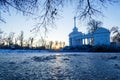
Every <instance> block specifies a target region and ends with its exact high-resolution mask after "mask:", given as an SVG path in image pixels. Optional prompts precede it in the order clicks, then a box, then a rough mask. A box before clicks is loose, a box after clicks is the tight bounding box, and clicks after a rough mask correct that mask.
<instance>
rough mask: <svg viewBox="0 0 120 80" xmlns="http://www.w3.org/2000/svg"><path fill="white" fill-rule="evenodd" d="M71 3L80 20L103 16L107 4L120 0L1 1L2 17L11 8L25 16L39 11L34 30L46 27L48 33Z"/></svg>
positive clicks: (0, 10) (1, 19)
mask: <svg viewBox="0 0 120 80" xmlns="http://www.w3.org/2000/svg"><path fill="white" fill-rule="evenodd" d="M70 1H71V3H73V4H75V6H76V7H77V9H76V13H77V17H78V18H79V19H86V18H92V17H93V16H95V15H99V14H102V12H103V11H102V10H103V8H105V7H107V4H114V3H118V2H119V0H76V1H74V0H42V1H41V0H0V15H4V13H6V12H7V13H8V14H9V12H10V10H11V8H14V9H16V10H17V11H19V12H22V13H23V15H27V14H31V15H35V13H37V11H39V13H37V14H36V15H37V18H36V19H38V20H39V22H38V23H37V25H35V28H34V29H33V30H37V31H38V30H39V29H40V28H41V27H44V29H45V31H47V29H48V27H47V25H53V24H54V23H55V20H56V19H57V16H58V15H59V13H60V12H61V10H62V9H63V7H64V5H66V4H68V3H69V2H70ZM76 2H77V3H76ZM38 14H39V15H38ZM0 21H1V22H5V20H4V17H2V16H0Z"/></svg>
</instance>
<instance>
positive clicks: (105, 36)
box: [69, 17, 110, 47]
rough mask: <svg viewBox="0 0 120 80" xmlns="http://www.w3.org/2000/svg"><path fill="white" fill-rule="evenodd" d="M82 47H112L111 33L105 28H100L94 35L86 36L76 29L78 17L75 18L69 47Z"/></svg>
mask: <svg viewBox="0 0 120 80" xmlns="http://www.w3.org/2000/svg"><path fill="white" fill-rule="evenodd" d="M82 45H92V46H96V45H110V31H109V30H108V29H106V28H104V27H98V28H97V29H96V31H95V32H94V33H88V34H84V33H82V32H80V31H78V28H77V27H76V17H74V28H73V31H72V32H71V33H70V34H69V46H73V47H75V46H82Z"/></svg>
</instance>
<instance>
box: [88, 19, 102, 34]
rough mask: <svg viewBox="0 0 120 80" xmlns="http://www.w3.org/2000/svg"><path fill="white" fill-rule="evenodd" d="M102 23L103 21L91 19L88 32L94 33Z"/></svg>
mask: <svg viewBox="0 0 120 80" xmlns="http://www.w3.org/2000/svg"><path fill="white" fill-rule="evenodd" d="M102 24H103V23H102V22H101V21H96V20H94V19H93V20H91V21H90V22H88V33H93V32H94V31H95V30H96V29H97V28H98V27H101V25H102Z"/></svg>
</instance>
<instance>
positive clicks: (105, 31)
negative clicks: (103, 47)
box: [94, 27, 110, 34]
mask: <svg viewBox="0 0 120 80" xmlns="http://www.w3.org/2000/svg"><path fill="white" fill-rule="evenodd" d="M99 33H110V31H109V30H108V29H106V28H103V27H99V28H97V29H96V31H95V32H94V34H99Z"/></svg>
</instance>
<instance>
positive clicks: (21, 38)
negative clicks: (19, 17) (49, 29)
mask: <svg viewBox="0 0 120 80" xmlns="http://www.w3.org/2000/svg"><path fill="white" fill-rule="evenodd" d="M19 40H20V46H21V47H23V40H24V32H23V31H21V33H20V35H19Z"/></svg>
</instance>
